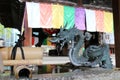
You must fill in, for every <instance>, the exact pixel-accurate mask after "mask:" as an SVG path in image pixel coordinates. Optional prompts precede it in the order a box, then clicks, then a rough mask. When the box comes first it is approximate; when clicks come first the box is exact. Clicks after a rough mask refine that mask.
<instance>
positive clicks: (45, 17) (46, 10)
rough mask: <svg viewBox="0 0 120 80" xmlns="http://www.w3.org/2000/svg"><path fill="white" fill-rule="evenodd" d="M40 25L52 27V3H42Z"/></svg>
mask: <svg viewBox="0 0 120 80" xmlns="http://www.w3.org/2000/svg"><path fill="white" fill-rule="evenodd" d="M40 26H41V27H42V28H52V4H47V3H40Z"/></svg>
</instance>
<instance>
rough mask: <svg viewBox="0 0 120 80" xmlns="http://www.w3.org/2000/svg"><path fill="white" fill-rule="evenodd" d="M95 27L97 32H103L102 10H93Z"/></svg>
mask: <svg viewBox="0 0 120 80" xmlns="http://www.w3.org/2000/svg"><path fill="white" fill-rule="evenodd" d="M95 14H96V28H97V31H98V32H104V13H103V11H102V10H95Z"/></svg>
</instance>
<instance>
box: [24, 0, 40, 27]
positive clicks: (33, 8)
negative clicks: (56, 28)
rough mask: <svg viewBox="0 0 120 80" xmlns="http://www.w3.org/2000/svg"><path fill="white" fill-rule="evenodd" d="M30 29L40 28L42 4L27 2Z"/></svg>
mask: <svg viewBox="0 0 120 80" xmlns="http://www.w3.org/2000/svg"><path fill="white" fill-rule="evenodd" d="M26 8H27V16H28V27H30V28H40V4H39V3H34V2H26Z"/></svg>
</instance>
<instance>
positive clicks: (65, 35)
mask: <svg viewBox="0 0 120 80" xmlns="http://www.w3.org/2000/svg"><path fill="white" fill-rule="evenodd" d="M91 36H92V35H91V34H90V33H88V32H83V31H80V30H78V29H77V28H76V27H75V26H74V27H73V28H71V29H65V26H64V27H63V28H61V29H60V31H59V33H58V34H57V35H56V36H54V37H53V38H52V39H51V40H50V41H51V42H53V43H55V44H56V48H57V49H58V50H62V48H63V46H64V45H65V44H66V43H67V44H68V55H69V58H70V61H71V63H72V64H73V65H74V66H87V67H95V66H96V65H99V67H102V68H106V69H112V68H113V65H112V61H111V58H110V54H109V46H108V45H107V44H101V45H90V46H89V47H87V48H86V49H85V50H84V51H83V53H82V54H80V49H81V48H82V47H83V45H84V41H85V40H90V39H91ZM57 45H58V46H57Z"/></svg>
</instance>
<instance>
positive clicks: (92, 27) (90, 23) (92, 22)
mask: <svg viewBox="0 0 120 80" xmlns="http://www.w3.org/2000/svg"><path fill="white" fill-rule="evenodd" d="M85 11H86V27H87V31H90V32H95V31H96V17H95V11H94V10H90V9H85Z"/></svg>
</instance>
